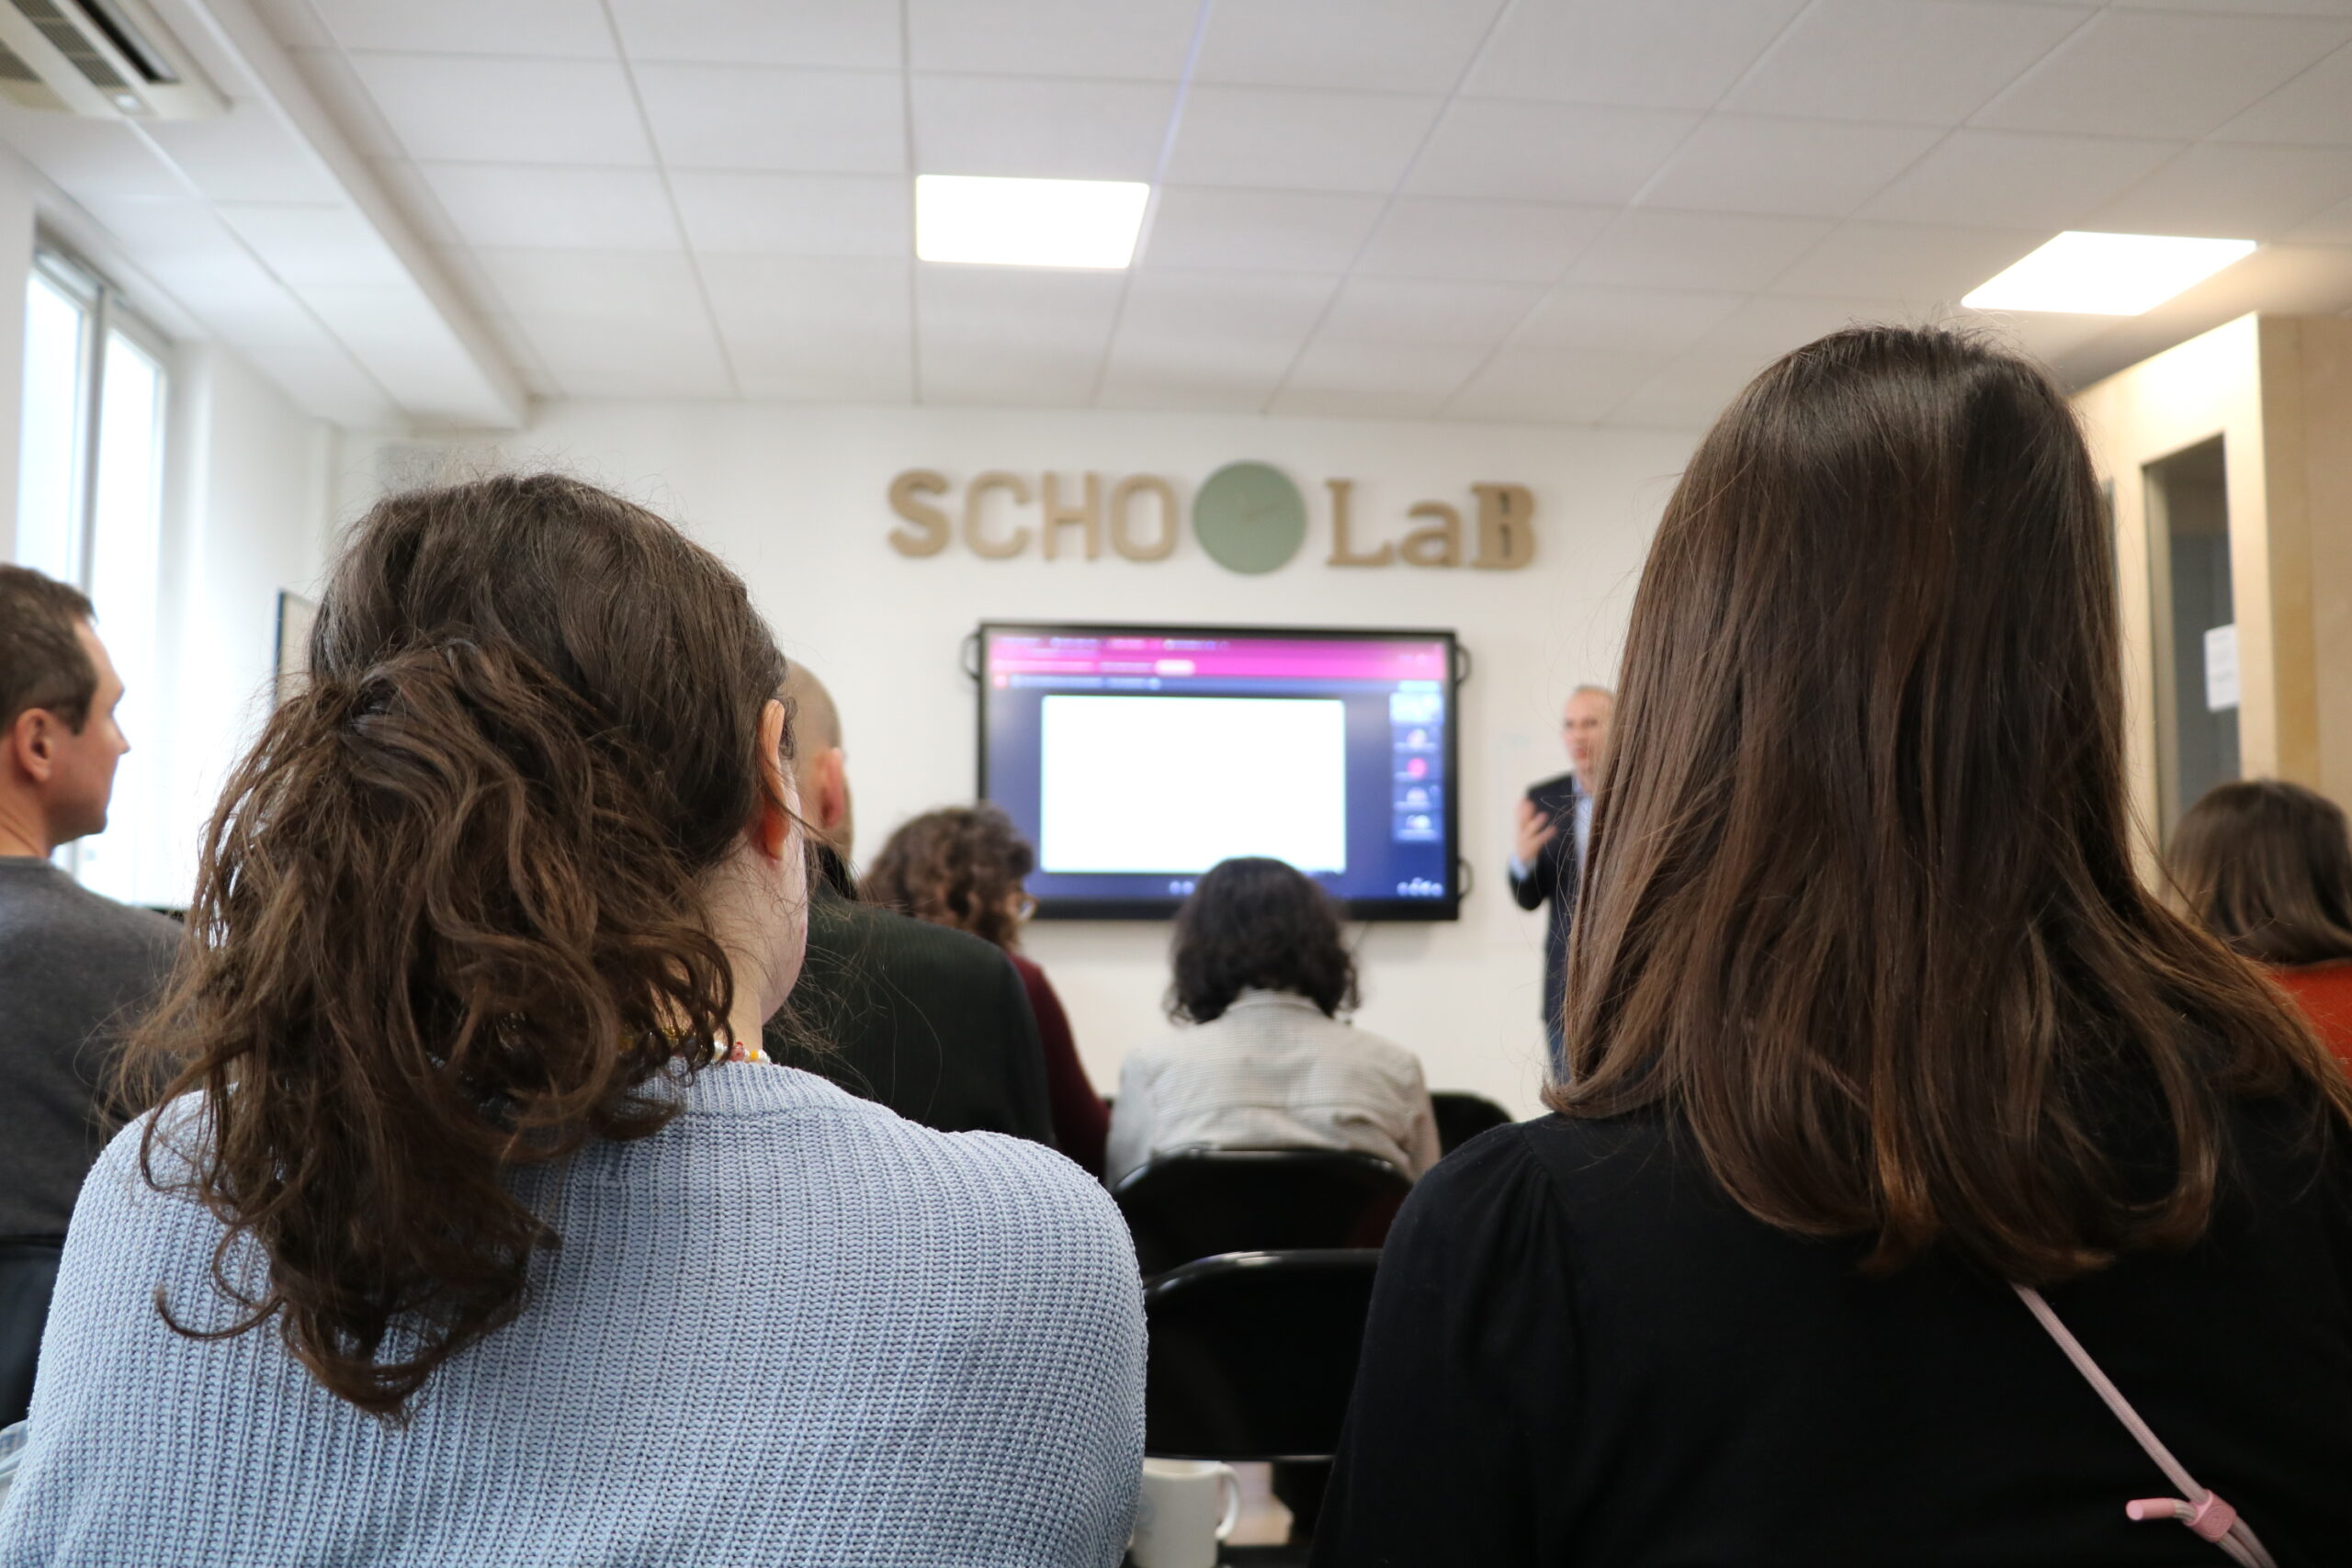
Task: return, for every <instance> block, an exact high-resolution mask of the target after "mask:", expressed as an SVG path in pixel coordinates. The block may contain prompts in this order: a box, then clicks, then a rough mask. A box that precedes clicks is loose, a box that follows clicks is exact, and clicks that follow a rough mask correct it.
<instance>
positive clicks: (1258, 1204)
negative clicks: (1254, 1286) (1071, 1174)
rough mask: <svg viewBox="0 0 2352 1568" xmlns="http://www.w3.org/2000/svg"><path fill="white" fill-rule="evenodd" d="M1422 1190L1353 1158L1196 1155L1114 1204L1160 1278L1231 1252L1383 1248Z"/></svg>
mask: <svg viewBox="0 0 2352 1568" xmlns="http://www.w3.org/2000/svg"><path fill="white" fill-rule="evenodd" d="M1412 1189H1413V1184H1412V1182H1411V1181H1410V1180H1409V1179H1408V1178H1407V1177H1406V1175H1405V1173H1404V1172H1403V1171H1400V1170H1398V1169H1397V1168H1396V1167H1395V1166H1393V1165H1390V1164H1389V1163H1388V1162H1387V1161H1386V1160H1384V1159H1380V1158H1377V1157H1375V1156H1372V1155H1367V1154H1359V1153H1357V1152H1355V1151H1354V1150H1352V1149H1189V1150H1186V1151H1184V1152H1182V1153H1181V1154H1172V1155H1164V1156H1161V1157H1159V1159H1155V1160H1152V1161H1150V1162H1149V1163H1148V1164H1146V1165H1144V1166H1141V1167H1139V1168H1136V1169H1135V1170H1132V1171H1129V1172H1128V1173H1127V1174H1126V1175H1125V1177H1123V1178H1121V1179H1120V1180H1119V1183H1118V1185H1117V1186H1115V1187H1114V1188H1112V1189H1111V1196H1112V1197H1113V1198H1114V1200H1116V1201H1117V1202H1118V1205H1119V1210H1120V1212H1121V1213H1124V1214H1125V1215H1126V1217H1127V1228H1128V1229H1129V1230H1130V1231H1132V1232H1133V1233H1134V1234H1135V1240H1136V1261H1137V1262H1138V1263H1140V1264H1141V1265H1142V1266H1143V1271H1144V1272H1145V1273H1146V1274H1157V1273H1159V1271H1160V1270H1162V1269H1173V1268H1175V1267H1176V1266H1177V1265H1178V1264H1180V1263H1190V1262H1191V1261H1193V1259H1194V1258H1215V1257H1216V1256H1217V1255H1219V1254H1220V1253H1227V1252H1275V1251H1295V1250H1297V1249H1299V1248H1302V1247H1309V1248H1323V1247H1378V1246H1379V1245H1380V1244H1381V1243H1382V1242H1383V1241H1385V1240H1386V1239H1387V1237H1388V1226H1389V1223H1390V1222H1391V1221H1393V1220H1394V1219H1396V1217H1397V1209H1398V1207H1399V1206H1400V1205H1402V1204H1403V1202H1404V1201H1405V1195H1406V1194H1407V1193H1408V1192H1410V1191H1411V1190H1412Z"/></svg>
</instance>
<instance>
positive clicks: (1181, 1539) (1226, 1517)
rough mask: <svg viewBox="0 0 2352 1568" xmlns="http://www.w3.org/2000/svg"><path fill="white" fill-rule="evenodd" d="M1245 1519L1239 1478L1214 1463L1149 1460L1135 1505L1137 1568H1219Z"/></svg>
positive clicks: (1133, 1548) (1130, 1545) (1130, 1546)
mask: <svg viewBox="0 0 2352 1568" xmlns="http://www.w3.org/2000/svg"><path fill="white" fill-rule="evenodd" d="M1240 1517H1241V1478H1240V1477H1239V1476H1238V1475H1236V1474H1234V1472H1233V1467H1232V1466H1231V1465H1229V1464H1219V1463H1217V1462H1216V1461H1215V1460H1191V1459H1148V1460H1146V1461H1143V1496H1142V1499H1141V1500H1140V1501H1139V1502H1137V1503H1136V1533H1135V1539H1134V1540H1131V1541H1130V1542H1128V1551H1130V1552H1132V1553H1133V1554H1134V1556H1135V1560H1136V1568H1216V1549H1217V1543H1218V1542H1219V1541H1221V1540H1224V1539H1225V1538H1226V1537H1227V1536H1228V1535H1231V1534H1232V1533H1233V1527H1234V1525H1235V1523H1236V1522H1237V1521H1238V1520H1239V1519H1240Z"/></svg>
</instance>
